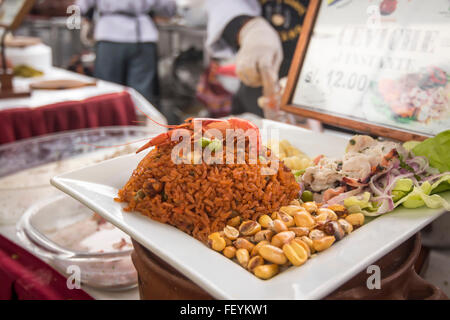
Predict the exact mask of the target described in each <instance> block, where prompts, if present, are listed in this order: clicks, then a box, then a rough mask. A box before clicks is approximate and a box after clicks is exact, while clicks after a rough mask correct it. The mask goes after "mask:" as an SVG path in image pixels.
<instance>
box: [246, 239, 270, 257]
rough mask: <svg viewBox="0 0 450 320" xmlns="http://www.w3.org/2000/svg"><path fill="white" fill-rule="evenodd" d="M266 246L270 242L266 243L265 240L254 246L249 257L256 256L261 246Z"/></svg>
mask: <svg viewBox="0 0 450 320" xmlns="http://www.w3.org/2000/svg"><path fill="white" fill-rule="evenodd" d="M266 244H270V242H269V241H267V240H263V241H261V242H259V243H258V244H256V245H255V246H254V247H253V249H252V251H251V252H250V256H252V257H253V256H256V255H258V254H259V248H261V247H262V246H264V245H266Z"/></svg>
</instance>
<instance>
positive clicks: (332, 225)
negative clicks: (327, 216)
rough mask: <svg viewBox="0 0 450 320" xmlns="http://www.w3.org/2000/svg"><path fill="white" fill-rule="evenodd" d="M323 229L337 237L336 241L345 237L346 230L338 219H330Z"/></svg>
mask: <svg viewBox="0 0 450 320" xmlns="http://www.w3.org/2000/svg"><path fill="white" fill-rule="evenodd" d="M323 231H324V232H325V233H326V234H328V235H330V236H334V237H335V238H336V241H339V240H341V239H342V238H344V237H345V231H344V229H342V227H341V225H340V224H339V223H338V222H337V221H328V222H327V223H325V225H324V227H323Z"/></svg>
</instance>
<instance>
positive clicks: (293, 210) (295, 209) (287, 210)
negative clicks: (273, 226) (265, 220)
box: [280, 205, 305, 216]
mask: <svg viewBox="0 0 450 320" xmlns="http://www.w3.org/2000/svg"><path fill="white" fill-rule="evenodd" d="M302 211H305V208H303V207H302V206H292V205H291V206H285V207H281V208H280V212H283V213H285V214H287V215H290V216H294V215H295V214H296V213H298V212H302Z"/></svg>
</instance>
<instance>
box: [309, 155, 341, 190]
mask: <svg viewBox="0 0 450 320" xmlns="http://www.w3.org/2000/svg"><path fill="white" fill-rule="evenodd" d="M341 180H342V174H341V173H340V172H339V169H338V163H337V161H335V160H334V159H329V158H322V159H320V160H319V162H318V165H316V166H314V167H309V168H307V169H306V170H305V173H304V174H303V176H302V181H303V182H304V183H305V186H306V187H307V189H311V190H313V191H315V192H320V191H322V190H325V189H329V188H330V187H333V186H334V185H335V183H336V182H340V181H341Z"/></svg>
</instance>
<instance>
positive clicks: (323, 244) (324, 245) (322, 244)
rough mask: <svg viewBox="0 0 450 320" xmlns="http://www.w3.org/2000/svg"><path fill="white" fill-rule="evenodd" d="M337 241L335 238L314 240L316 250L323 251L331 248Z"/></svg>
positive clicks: (326, 237)
mask: <svg viewBox="0 0 450 320" xmlns="http://www.w3.org/2000/svg"><path fill="white" fill-rule="evenodd" d="M335 240H336V239H335V238H334V237H333V236H325V237H323V238H320V239H315V240H313V245H314V250H316V251H323V250H326V249H328V248H329V247H331V245H332V244H333V243H334V241H335Z"/></svg>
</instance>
